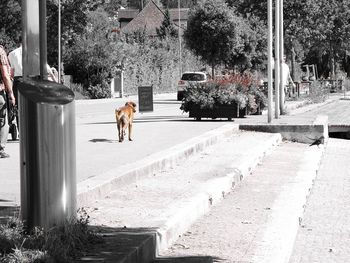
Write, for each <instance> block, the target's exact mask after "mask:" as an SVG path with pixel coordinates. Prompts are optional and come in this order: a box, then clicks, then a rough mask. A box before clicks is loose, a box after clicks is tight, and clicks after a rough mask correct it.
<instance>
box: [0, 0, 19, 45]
mask: <svg viewBox="0 0 350 263" xmlns="http://www.w3.org/2000/svg"><path fill="white" fill-rule="evenodd" d="M0 12H1V14H2V15H1V16H0V25H1V30H0V42H1V43H2V44H3V45H4V46H5V48H6V50H7V51H10V50H12V49H13V48H14V47H16V45H17V44H18V40H19V36H20V35H21V6H20V1H19V0H1V1H0Z"/></svg>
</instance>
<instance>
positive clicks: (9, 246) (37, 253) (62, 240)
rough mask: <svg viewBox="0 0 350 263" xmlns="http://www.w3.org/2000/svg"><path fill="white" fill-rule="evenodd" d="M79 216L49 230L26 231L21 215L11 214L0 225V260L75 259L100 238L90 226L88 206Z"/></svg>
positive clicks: (38, 260)
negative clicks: (7, 220) (20, 218)
mask: <svg viewBox="0 0 350 263" xmlns="http://www.w3.org/2000/svg"><path fill="white" fill-rule="evenodd" d="M78 213H79V217H78V219H72V220H69V221H67V222H66V223H65V224H63V225H62V226H57V227H53V228H51V229H49V230H47V231H44V230H43V229H39V228H34V229H33V230H32V231H31V232H30V233H26V232H25V231H24V227H23V223H22V222H21V221H20V220H19V219H18V218H11V219H10V221H9V222H8V223H7V224H6V225H0V248H1V250H0V262H6V263H17V262H28V263H32V262H58V263H59V262H73V259H74V258H76V257H78V256H80V254H81V253H82V251H86V250H87V249H88V248H89V245H91V244H93V243H96V242H100V241H101V239H100V238H98V236H97V235H95V234H94V233H93V232H92V231H91V230H90V229H89V227H88V223H89V216H88V215H87V213H86V212H85V210H83V209H81V210H79V211H78Z"/></svg>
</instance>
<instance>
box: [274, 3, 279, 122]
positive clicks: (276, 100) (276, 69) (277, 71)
mask: <svg viewBox="0 0 350 263" xmlns="http://www.w3.org/2000/svg"><path fill="white" fill-rule="evenodd" d="M279 2H280V0H276V4H275V118H276V119H278V118H279V108H280V105H279V104H280V102H279V87H280V63H279V57H280V54H279V51H280V50H279V34H280V32H279V31H280V29H279V19H280V16H279V6H280V5H279Z"/></svg>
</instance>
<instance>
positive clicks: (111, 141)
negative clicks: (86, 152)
mask: <svg viewBox="0 0 350 263" xmlns="http://www.w3.org/2000/svg"><path fill="white" fill-rule="evenodd" d="M89 142H94V143H96V142H107V143H116V142H118V141H117V140H110V139H103V138H100V139H99V138H96V139H91V140H89Z"/></svg>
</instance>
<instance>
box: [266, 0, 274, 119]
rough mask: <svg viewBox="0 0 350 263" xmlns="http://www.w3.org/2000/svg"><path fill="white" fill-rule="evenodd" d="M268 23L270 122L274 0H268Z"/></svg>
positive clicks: (270, 113)
mask: <svg viewBox="0 0 350 263" xmlns="http://www.w3.org/2000/svg"><path fill="white" fill-rule="evenodd" d="M267 24H268V40H267V45H268V46H267V57H268V62H267V63H268V65H267V76H268V82H267V85H268V112H267V113H268V114H267V121H268V122H269V123H270V122H271V120H272V96H273V92H272V89H273V87H272V82H273V77H272V62H273V56H272V45H273V43H272V42H273V40H272V39H273V37H272V0H267Z"/></svg>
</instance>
